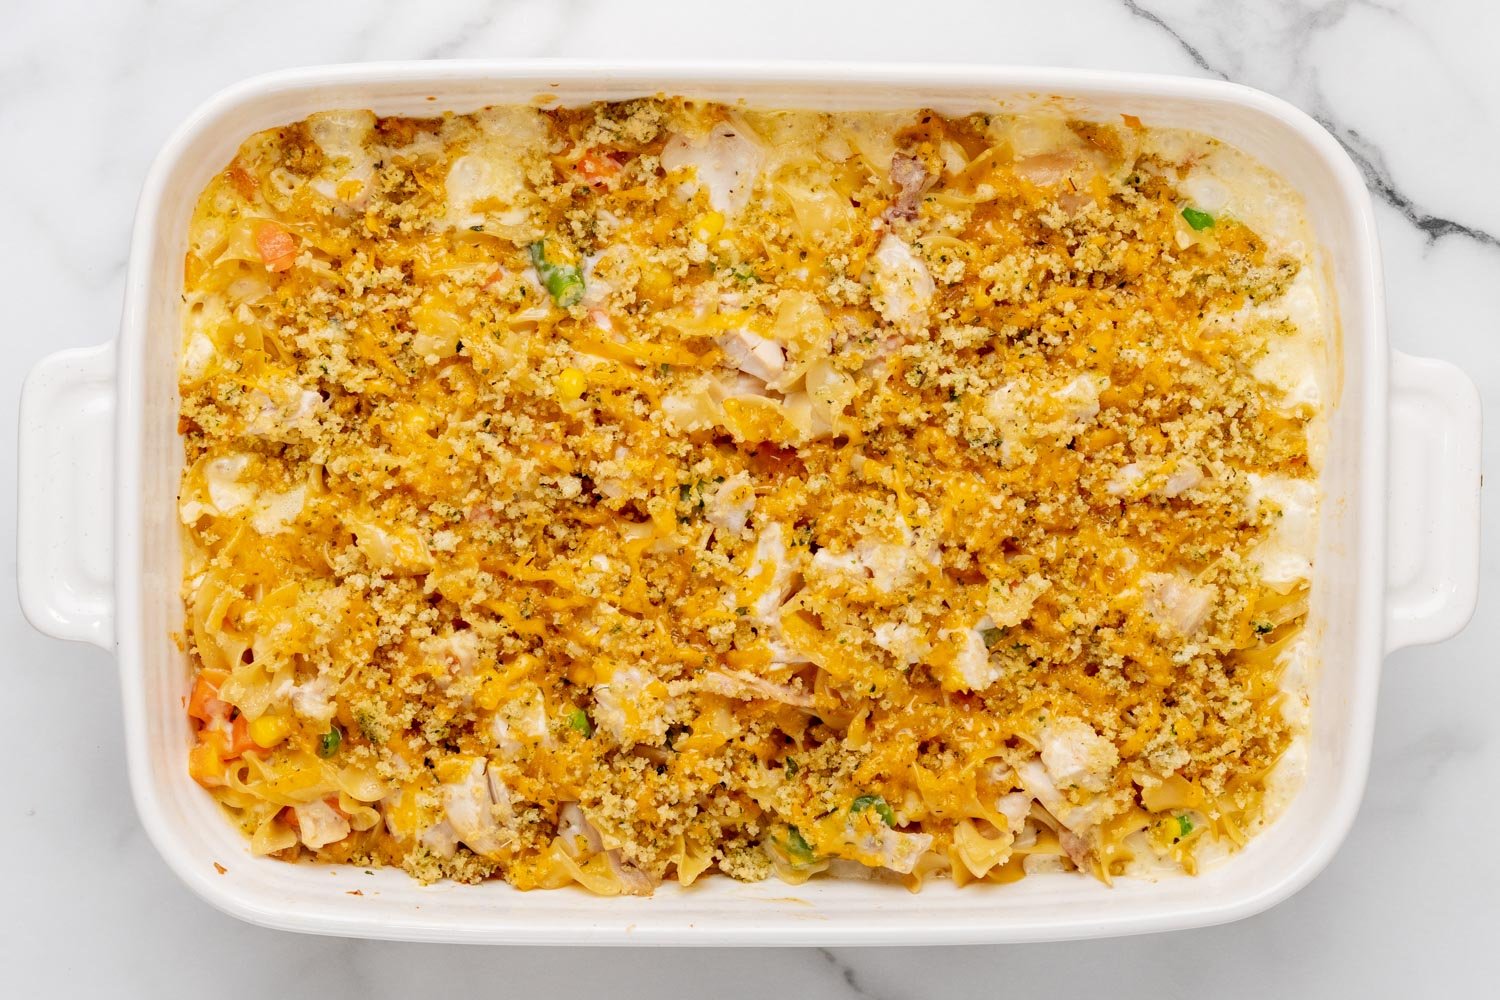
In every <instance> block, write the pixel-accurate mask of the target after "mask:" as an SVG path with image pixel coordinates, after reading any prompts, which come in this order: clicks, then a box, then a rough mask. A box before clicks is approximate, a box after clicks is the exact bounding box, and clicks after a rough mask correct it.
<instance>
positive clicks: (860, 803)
mask: <svg viewBox="0 0 1500 1000" xmlns="http://www.w3.org/2000/svg"><path fill="white" fill-rule="evenodd" d="M866 809H874V810H875V813H876V815H878V816H879V817H880V818H881V819H883V820H885V825H886V826H895V825H896V810H894V809H892V808H891V806H890V803H888V802H887V801H886V800H885V799H884V798H883V797H882V796H879V795H861V796H860V797H859V798H857V799H855V800H854V804H853V805H851V806H850V807H849V811H850V812H851V813H858V812H863V811H864V810H866Z"/></svg>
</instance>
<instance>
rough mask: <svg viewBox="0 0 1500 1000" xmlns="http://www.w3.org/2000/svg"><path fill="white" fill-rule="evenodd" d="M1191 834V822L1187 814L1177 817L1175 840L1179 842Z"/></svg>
mask: <svg viewBox="0 0 1500 1000" xmlns="http://www.w3.org/2000/svg"><path fill="white" fill-rule="evenodd" d="M1192 832H1193V821H1192V820H1191V819H1189V818H1188V815H1187V813H1183V814H1182V815H1181V816H1178V817H1177V839H1179V840H1181V839H1182V838H1183V837H1186V836H1187V835H1188V834H1190V833H1192Z"/></svg>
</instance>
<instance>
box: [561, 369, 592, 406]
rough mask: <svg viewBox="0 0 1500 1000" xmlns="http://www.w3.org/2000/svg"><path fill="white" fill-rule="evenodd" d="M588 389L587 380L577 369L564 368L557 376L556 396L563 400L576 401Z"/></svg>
mask: <svg viewBox="0 0 1500 1000" xmlns="http://www.w3.org/2000/svg"><path fill="white" fill-rule="evenodd" d="M587 387H588V380H587V379H585V378H584V376H583V372H581V371H579V370H578V369H577V368H564V369H563V370H562V374H561V375H559V376H557V394H558V395H559V396H561V397H562V398H563V399H577V398H578V397H579V396H582V395H583V390H584V389H586V388H587Z"/></svg>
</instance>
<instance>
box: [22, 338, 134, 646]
mask: <svg viewBox="0 0 1500 1000" xmlns="http://www.w3.org/2000/svg"><path fill="white" fill-rule="evenodd" d="M114 429H115V345H114V342H113V341H111V342H110V343H107V344H101V345H99V346H97V347H84V348H79V349H77V350H70V351H59V352H58V353H56V354H51V355H48V356H47V357H45V358H43V359H42V360H41V361H40V362H38V363H37V366H36V367H35V368H33V369H32V370H31V374H30V375H28V376H27V377H26V384H25V385H24V386H23V387H22V389H21V418H20V441H19V447H18V448H17V486H18V495H17V498H16V500H17V502H16V531H17V538H16V579H17V589H18V590H19V591H20V596H21V610H22V612H24V613H25V615H26V618H27V620H28V621H30V622H31V624H32V625H33V626H35V627H36V628H37V629H39V630H40V631H42V632H45V633H47V634H48V635H52V636H56V637H57V638H59V639H78V640H82V641H84V642H92V643H93V644H94V645H96V646H102V647H104V648H105V649H113V647H114V631H115V630H114V525H113V523H112V518H111V503H110V499H111V494H112V493H113V489H114Z"/></svg>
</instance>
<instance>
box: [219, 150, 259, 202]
mask: <svg viewBox="0 0 1500 1000" xmlns="http://www.w3.org/2000/svg"><path fill="white" fill-rule="evenodd" d="M224 172H225V173H226V174H228V175H229V183H231V184H233V185H234V189H235V190H236V191H238V192H239V193H240V196H241V197H243V198H244V199H245V200H246V201H254V200H255V195H256V193H257V190H258V189H259V187H260V185H259V184H257V183H256V182H255V176H254V175H253V174H251V173H250V171H248V170H246V169H245V168H244V167H242V166H240V161H239V160H235V161H234V162H233V163H231V164H230V165H229V169H228V170H226V171H224Z"/></svg>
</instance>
